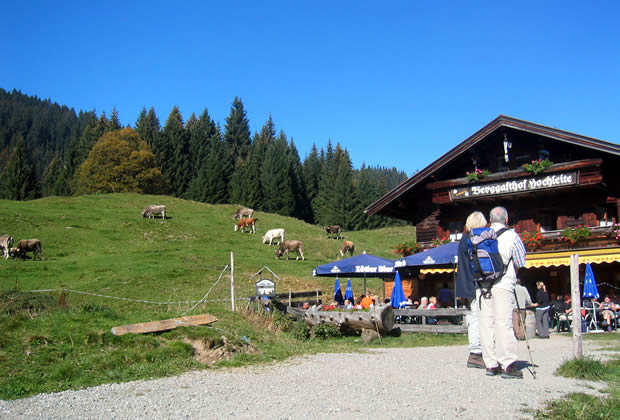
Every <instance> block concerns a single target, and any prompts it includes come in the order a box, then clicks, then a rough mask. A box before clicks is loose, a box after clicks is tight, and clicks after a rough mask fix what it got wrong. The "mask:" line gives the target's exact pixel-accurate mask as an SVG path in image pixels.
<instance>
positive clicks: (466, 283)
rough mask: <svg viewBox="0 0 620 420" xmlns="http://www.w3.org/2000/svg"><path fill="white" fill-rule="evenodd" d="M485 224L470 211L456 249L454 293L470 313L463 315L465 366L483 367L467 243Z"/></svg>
mask: <svg viewBox="0 0 620 420" xmlns="http://www.w3.org/2000/svg"><path fill="white" fill-rule="evenodd" d="M486 225H487V219H486V218H485V217H484V214H482V213H481V212H479V211H475V212H473V213H471V214H470V215H469V216H468V217H467V220H466V221H465V235H463V237H462V238H461V242H460V243H459V251H458V256H459V258H458V270H457V272H456V274H457V278H456V295H457V296H458V297H461V298H466V299H469V302H471V303H470V310H471V312H470V314H469V315H467V316H466V317H465V322H466V324H467V338H468V341H469V357H468V358H467V367H469V368H478V369H485V368H486V366H485V364H484V360H483V359H482V347H481V345H480V326H479V325H480V324H479V322H478V312H479V305H478V302H476V284H475V282H474V278H473V276H472V273H471V267H470V264H469V251H468V245H467V238H468V235H469V234H470V233H471V231H472V230H473V229H476V228H482V227H485V226H486Z"/></svg>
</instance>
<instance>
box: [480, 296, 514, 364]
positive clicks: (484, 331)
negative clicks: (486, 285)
mask: <svg viewBox="0 0 620 420" xmlns="http://www.w3.org/2000/svg"><path fill="white" fill-rule="evenodd" d="M480 293H481V292H480V290H476V303H478V302H480V304H481V307H480V312H479V323H480V344H481V345H482V358H483V359H484V364H485V365H486V366H487V368H494V367H497V366H498V365H501V366H502V367H503V368H506V367H507V366H508V365H510V364H511V363H513V362H515V361H516V360H517V339H516V338H515V333H514V329H513V327H512V309H513V308H514V294H513V293H512V292H510V291H508V290H506V289H500V288H498V287H496V286H495V287H493V288H492V289H491V297H490V298H489V299H485V298H484V297H483V298H482V299H480Z"/></svg>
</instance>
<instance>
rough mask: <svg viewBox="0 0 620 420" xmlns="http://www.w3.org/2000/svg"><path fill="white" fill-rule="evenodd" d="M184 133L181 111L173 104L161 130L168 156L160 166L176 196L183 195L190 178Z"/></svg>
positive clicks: (187, 146) (187, 147)
mask: <svg viewBox="0 0 620 420" xmlns="http://www.w3.org/2000/svg"><path fill="white" fill-rule="evenodd" d="M186 134H187V133H186V131H185V129H184V127H183V118H182V117H181V112H180V111H179V108H178V107H176V106H175V107H174V108H173V109H172V111H171V112H170V115H169V116H168V119H167V120H166V125H165V126H164V128H163V130H162V135H161V138H162V142H164V143H165V144H166V149H167V153H168V154H169V155H168V156H169V157H168V159H166V160H165V161H164V162H163V164H162V166H161V168H162V172H163V174H164V176H165V177H166V179H167V181H168V184H169V185H170V187H171V188H172V191H173V193H174V194H175V195H176V196H177V197H181V196H183V195H184V193H185V192H186V191H187V188H188V186H189V182H190V180H191V178H190V177H191V166H190V158H189V142H188V139H187V135H186Z"/></svg>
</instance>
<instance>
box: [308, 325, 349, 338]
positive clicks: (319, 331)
mask: <svg viewBox="0 0 620 420" xmlns="http://www.w3.org/2000/svg"><path fill="white" fill-rule="evenodd" d="M311 336H312V338H323V339H328V338H340V337H342V332H341V331H340V327H337V326H335V325H332V324H319V325H316V326H315V327H314V328H312V331H311Z"/></svg>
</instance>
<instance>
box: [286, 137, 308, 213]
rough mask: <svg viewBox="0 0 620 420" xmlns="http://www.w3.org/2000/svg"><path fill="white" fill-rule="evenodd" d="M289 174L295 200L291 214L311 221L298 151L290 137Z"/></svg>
mask: <svg viewBox="0 0 620 420" xmlns="http://www.w3.org/2000/svg"><path fill="white" fill-rule="evenodd" d="M288 161H289V176H290V178H291V188H292V191H293V195H294V200H295V209H294V210H293V215H294V216H295V217H297V218H299V219H302V220H305V221H307V222H310V221H312V219H313V215H312V208H311V206H310V200H309V199H308V194H307V191H306V182H305V180H304V174H303V166H302V164H301V160H300V159H299V153H298V152H297V147H295V142H294V141H293V139H292V138H291V142H290V144H289V148H288Z"/></svg>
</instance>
